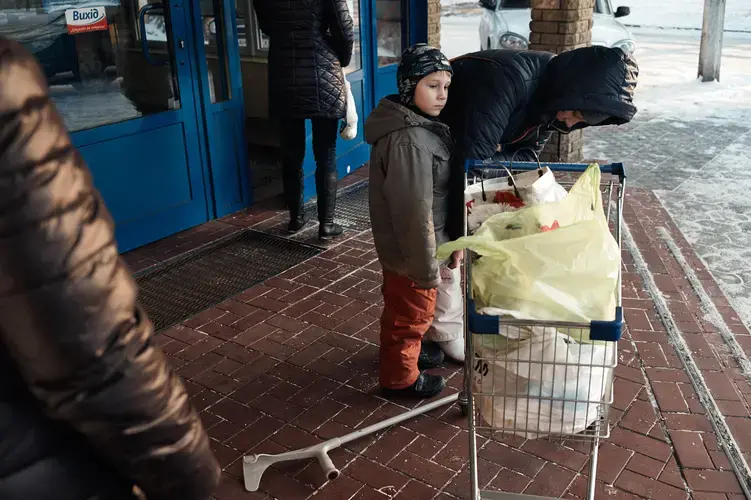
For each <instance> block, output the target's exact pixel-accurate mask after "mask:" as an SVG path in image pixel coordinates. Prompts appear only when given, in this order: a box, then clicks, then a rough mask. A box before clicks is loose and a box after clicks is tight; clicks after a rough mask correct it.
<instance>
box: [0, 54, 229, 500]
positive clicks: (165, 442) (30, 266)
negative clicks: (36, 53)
mask: <svg viewBox="0 0 751 500" xmlns="http://www.w3.org/2000/svg"><path fill="white" fill-rule="evenodd" d="M113 229H114V228H113V223H112V220H111V218H110V215H109V213H108V212H107V209H106V207H105V206H104V204H103V203H102V200H101V199H100V197H99V195H98V193H97V191H96V190H95V189H94V187H93V185H92V180H91V175H90V173H89V170H88V169H87V167H86V165H85V164H84V162H83V159H82V158H81V156H80V155H79V154H78V152H77V151H76V150H75V148H74V147H73V145H72V144H71V140H70V137H69V136H68V134H67V132H66V129H65V126H64V124H63V121H62V119H61V118H60V116H59V115H58V114H57V112H56V110H55V108H54V106H53V104H52V103H51V102H50V98H49V95H48V90H47V87H46V82H45V79H44V76H43V75H42V73H41V71H40V69H39V67H38V65H37V63H36V61H35V60H34V59H33V58H32V56H31V55H30V54H29V53H27V52H26V51H25V50H24V49H23V48H22V47H21V46H20V45H18V44H16V43H14V42H7V41H2V40H0V342H2V344H3V346H4V347H5V348H6V350H7V352H8V353H9V354H10V356H11V358H12V359H13V360H14V361H15V364H16V365H17V366H18V367H19V370H20V372H21V375H22V377H23V379H24V380H25V382H26V384H27V386H28V388H29V390H30V392H31V393H32V394H33V395H34V396H35V397H36V399H37V400H38V401H39V403H40V405H41V406H42V408H43V409H44V410H45V412H46V413H47V415H48V416H49V417H50V418H52V419H55V420H58V421H62V422H65V423H66V424H67V425H69V426H70V427H72V428H74V429H75V430H76V431H78V432H79V433H80V434H81V435H82V436H83V437H84V438H85V439H86V440H88V441H89V442H90V443H91V444H92V445H93V446H94V448H95V449H96V450H97V451H98V453H99V454H100V456H101V459H102V460H106V461H109V462H110V463H111V464H112V465H113V466H114V467H115V468H116V469H117V470H118V471H119V472H120V474H121V475H122V476H123V477H125V478H128V479H130V480H132V481H133V483H134V484H137V485H138V486H139V487H140V488H141V489H142V490H143V491H144V493H145V494H146V496H147V498H148V499H149V500H161V499H180V500H193V499H196V500H204V499H208V498H209V497H210V495H211V492H212V491H213V489H214V488H215V486H216V484H217V482H218V480H219V473H220V471H219V467H218V465H217V462H216V461H215V459H214V457H213V454H212V452H211V450H210V449H209V442H208V438H207V436H206V433H205V432H204V429H203V427H202V425H201V422H200V420H199V418H198V416H197V415H196V412H195V411H194V409H193V408H192V407H191V404H190V403H189V401H188V395H187V393H186V390H185V388H184V386H183V385H182V383H181V382H180V380H179V379H178V378H177V376H176V375H175V374H174V373H173V372H172V370H170V368H169V366H168V364H167V362H166V360H165V358H164V357H163V355H162V353H161V352H160V350H159V349H158V348H157V347H156V346H155V345H154V343H153V341H152V339H151V335H152V326H151V323H150V322H149V320H148V318H147V317H146V315H145V314H144V313H143V311H142V310H141V309H140V308H139V307H138V306H137V304H136V286H135V284H134V282H133V279H132V278H131V275H130V273H129V272H128V270H127V269H126V267H125V266H124V265H123V261H122V260H121V259H120V257H119V255H118V250H117V247H116V245H115V241H114V232H113Z"/></svg>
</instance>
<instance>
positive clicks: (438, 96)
mask: <svg viewBox="0 0 751 500" xmlns="http://www.w3.org/2000/svg"><path fill="white" fill-rule="evenodd" d="M449 85H451V74H450V73H448V72H447V71H436V72H435V73H431V74H429V75H428V76H425V77H423V79H422V80H420V81H419V82H417V87H416V88H415V106H417V107H418V108H419V109H420V111H422V112H423V113H425V114H426V115H428V116H438V115H440V114H441V110H443V107H444V106H445V105H446V99H448V95H449Z"/></svg>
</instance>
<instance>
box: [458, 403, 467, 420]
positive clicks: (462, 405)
mask: <svg viewBox="0 0 751 500" xmlns="http://www.w3.org/2000/svg"><path fill="white" fill-rule="evenodd" d="M459 408H460V409H461V410H462V416H463V417H466V416H467V415H469V405H467V404H466V403H464V404H462V403H459Z"/></svg>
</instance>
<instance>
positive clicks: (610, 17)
mask: <svg viewBox="0 0 751 500" xmlns="http://www.w3.org/2000/svg"><path fill="white" fill-rule="evenodd" d="M480 5H481V6H482V7H484V9H483V13H482V16H481V18H480V28H479V32H480V48H481V50H485V49H522V50H525V49H527V48H529V22H530V20H531V19H532V12H531V11H532V9H531V7H530V0H480ZM630 13H631V9H630V8H629V7H625V6H621V7H618V8H617V9H616V10H613V6H612V4H611V3H610V0H595V5H594V16H593V23H592V45H604V46H606V47H618V48H620V49H621V50H623V51H624V52H626V53H628V54H632V53H633V52H634V51H635V50H636V44H635V43H634V37H633V36H632V35H631V33H630V32H629V31H628V29H626V27H625V26H624V25H623V24H621V23H620V22H619V21H618V18H621V17H625V16H628V15H629V14H630Z"/></svg>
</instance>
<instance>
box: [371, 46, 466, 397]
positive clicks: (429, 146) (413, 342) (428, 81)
mask: <svg viewBox="0 0 751 500" xmlns="http://www.w3.org/2000/svg"><path fill="white" fill-rule="evenodd" d="M452 74H453V72H452V69H451V65H450V63H449V61H448V59H446V57H445V56H444V55H443V54H442V53H441V52H440V51H439V50H437V49H435V48H433V47H430V46H428V45H425V44H418V45H415V46H413V47H410V48H409V49H407V50H406V51H405V52H404V54H403V55H402V60H401V63H400V65H399V70H398V72H397V80H398V86H399V95H394V96H388V97H386V98H384V99H383V100H382V101H381V102H380V103H379V105H378V107H377V108H376V109H375V110H374V111H373V113H371V115H370V116H369V117H368V119H367V121H366V123H365V139H366V141H367V142H368V143H369V144H371V145H372V146H373V147H372V151H371V156H370V219H371V224H372V229H373V238H374V239H375V246H376V251H377V252H378V258H379V261H380V263H381V267H382V268H383V288H382V291H383V298H384V309H383V314H382V316H381V339H380V340H381V349H380V385H381V387H382V389H384V391H385V392H387V393H391V394H404V395H411V396H419V397H432V396H435V395H436V394H438V393H440V392H441V390H443V388H444V387H445V384H446V382H445V380H444V379H443V377H441V376H437V375H430V374H427V373H424V372H421V371H420V370H421V369H426V368H431V367H435V366H437V365H439V364H440V363H441V362H442V361H443V352H447V353H449V355H450V356H451V357H453V358H455V359H458V360H459V361H462V360H463V356H464V349H463V346H464V342H463V335H462V334H463V329H462V319H461V300H459V301H458V304H457V303H456V301H454V302H453V303H451V304H449V306H450V309H452V310H451V311H441V309H446V307H445V301H444V307H440V304H439V310H438V311H437V310H436V299H437V297H438V296H439V295H440V294H442V295H444V296H445V295H446V292H445V290H441V291H439V290H438V289H439V285H440V286H441V288H445V287H449V288H451V289H452V290H451V292H450V293H449V295H451V296H456V295H457V293H456V291H457V290H458V296H459V297H460V298H461V289H460V284H459V277H458V267H459V262H460V259H461V254H460V253H457V254H455V255H454V256H452V259H451V261H450V262H449V263H446V264H442V263H439V262H438V261H436V259H435V252H436V247H437V246H438V245H440V244H442V243H445V242H446V241H448V235H447V234H446V231H445V222H446V218H447V216H448V204H447V194H448V182H449V165H450V164H449V159H450V157H451V148H452V140H451V135H450V134H449V129H448V127H447V126H446V125H444V124H443V123H440V122H439V121H437V120H436V117H438V115H439V114H440V113H441V110H442V109H443V107H444V106H445V104H446V100H447V98H448V87H449V84H450V83H451V76H452ZM457 306H458V307H459V311H458V313H457V311H456V307H457ZM437 314H441V315H443V316H444V317H445V318H449V321H440V320H439V321H434V318H435V316H436V315H437ZM439 319H440V318H439ZM434 323H435V324H434ZM439 324H440V327H439ZM431 325H433V327H432V329H431ZM429 329H431V337H432V339H433V340H435V341H436V343H423V342H422V339H423V337H424V336H425V334H426V333H427V332H428V330H429ZM449 330H450V331H449Z"/></svg>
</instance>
